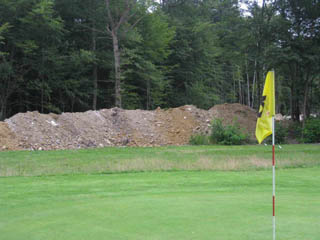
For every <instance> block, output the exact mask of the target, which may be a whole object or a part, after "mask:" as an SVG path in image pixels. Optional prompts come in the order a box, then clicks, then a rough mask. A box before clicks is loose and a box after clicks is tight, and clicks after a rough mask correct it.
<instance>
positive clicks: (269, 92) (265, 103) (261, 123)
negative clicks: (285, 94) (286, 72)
mask: <svg viewBox="0 0 320 240" xmlns="http://www.w3.org/2000/svg"><path fill="white" fill-rule="evenodd" d="M274 115H275V91H274V71H269V72H268V74H267V77H266V82H265V84H264V89H263V94H262V103H261V105H260V109H259V114H258V120H257V126H256V138H257V140H258V142H259V144H261V142H262V141H263V140H264V139H265V138H266V137H268V136H269V135H271V134H272V117H273V116H274Z"/></svg>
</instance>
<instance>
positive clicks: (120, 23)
mask: <svg viewBox="0 0 320 240" xmlns="http://www.w3.org/2000/svg"><path fill="white" fill-rule="evenodd" d="M105 3H106V7H107V14H108V20H109V23H108V24H107V30H108V32H109V34H110V35H111V37H112V43H113V54H114V72H115V105H116V107H120V108H121V106H122V102H121V50H120V45H119V40H120V38H119V37H120V28H121V27H124V28H125V30H124V32H127V31H129V30H130V29H132V28H133V27H135V25H136V24H137V23H138V22H139V21H140V18H138V19H137V20H136V21H135V22H134V23H132V24H130V22H129V20H131V19H133V18H134V17H135V15H136V14H137V12H138V10H137V0H105Z"/></svg>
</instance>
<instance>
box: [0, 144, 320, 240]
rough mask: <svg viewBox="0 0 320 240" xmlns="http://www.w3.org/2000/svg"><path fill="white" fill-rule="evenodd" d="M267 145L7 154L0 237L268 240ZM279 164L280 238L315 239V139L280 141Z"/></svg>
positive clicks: (319, 232)
mask: <svg viewBox="0 0 320 240" xmlns="http://www.w3.org/2000/svg"><path fill="white" fill-rule="evenodd" d="M270 150H271V149H270V147H269V146H268V147H265V146H237V147H223V146H206V147H201V146H200V147H199V146H192V147H189V146H185V147H162V148H106V149H97V150H80V151H50V152H42V151H38V152H26V151H24V152H2V153H0V169H1V174H2V176H3V177H0V240H2V239H3V240H14V239H17V240H18V239H19V240H20V239H24V240H28V239H30V240H36V239H46V240H53V239H57V240H58V239H59V240H60V239H68V240H73V239H75V240H81V239H84V240H87V239H90V240H91V239H92V240H95V239H112V240H113V239H115V240H118V239H130V240H131V239H133V240H135V239H147V240H149V239H151V240H153V239H154V240H156V239H157V240H163V239H170V240H171V239H175V240H179V239H181V240H182V239H183V240H185V239H200V240H205V239H210V240H211V239H216V240H257V239H259V240H267V239H272V216H271V215H272V204H271V194H272V178H271V177H272V173H271V169H270V165H268V163H269V162H270V158H271V154H270ZM248 159H249V160H248ZM132 162H133V163H132ZM277 162H278V166H279V167H278V169H277V175H276V179H277V190H276V198H277V199H276V204H277V208H276V215H277V239H288V240H289V239H290V240H318V239H319V238H320V228H319V216H320V204H319V203H320V191H319V189H320V174H319V172H320V148H319V145H284V146H282V149H279V148H277ZM228 165H231V166H228ZM219 169H220V170H223V171H217V170H219ZM163 170H170V171H163ZM173 170H178V171H173ZM185 170H188V171H185ZM195 170H198V171H195ZM199 170H203V171H199ZM207 170H216V171H207ZM230 170H232V171H230ZM256 170H259V171H256ZM141 171H144V172H141ZM119 172H120V173H119ZM121 172H122V173H121ZM125 172H126V173H125ZM5 176H7V177H5ZM8 176H10V177H8Z"/></svg>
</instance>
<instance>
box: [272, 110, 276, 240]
mask: <svg viewBox="0 0 320 240" xmlns="http://www.w3.org/2000/svg"><path fill="white" fill-rule="evenodd" d="M274 130H275V122H274V116H273V117H272V223H273V240H275V239H276V216H275V200H276V166H275V165H276V161H275V151H274V144H275V131H274Z"/></svg>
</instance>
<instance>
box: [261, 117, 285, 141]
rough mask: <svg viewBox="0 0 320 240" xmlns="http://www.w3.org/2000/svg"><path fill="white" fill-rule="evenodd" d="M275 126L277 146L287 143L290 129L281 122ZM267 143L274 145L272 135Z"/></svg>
mask: <svg viewBox="0 0 320 240" xmlns="http://www.w3.org/2000/svg"><path fill="white" fill-rule="evenodd" d="M275 125H276V129H275V144H284V143H286V142H287V136H288V131H289V129H288V128H287V127H286V126H285V125H284V124H283V123H281V122H276V123H275ZM266 142H267V143H268V144H272V135H270V136H269V137H267V139H266Z"/></svg>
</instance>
